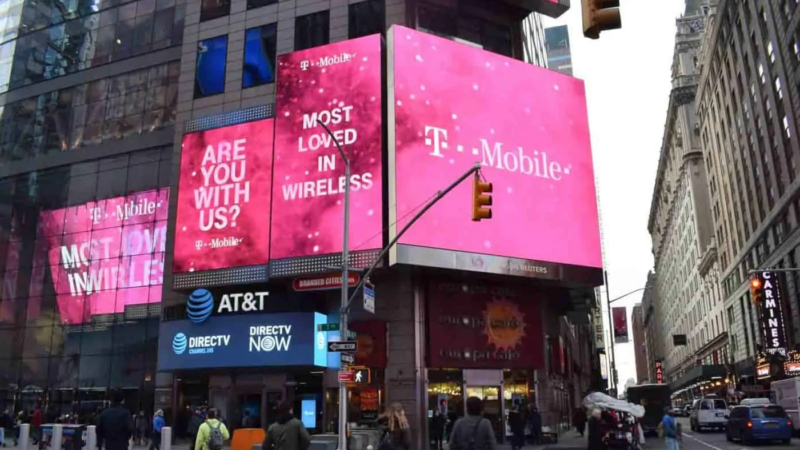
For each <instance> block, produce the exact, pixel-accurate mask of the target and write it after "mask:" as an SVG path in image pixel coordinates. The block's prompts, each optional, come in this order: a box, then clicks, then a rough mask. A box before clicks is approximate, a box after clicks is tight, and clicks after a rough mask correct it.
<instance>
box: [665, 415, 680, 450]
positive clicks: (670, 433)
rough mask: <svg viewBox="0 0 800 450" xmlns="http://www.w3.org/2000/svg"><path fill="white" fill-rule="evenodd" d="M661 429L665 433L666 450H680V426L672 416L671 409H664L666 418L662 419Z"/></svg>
mask: <svg viewBox="0 0 800 450" xmlns="http://www.w3.org/2000/svg"><path fill="white" fill-rule="evenodd" d="M661 429H662V430H663V433H664V443H665V444H666V450H679V448H680V447H679V445H678V426H677V422H676V421H675V418H674V417H673V416H672V409H671V408H664V417H663V418H662V419H661Z"/></svg>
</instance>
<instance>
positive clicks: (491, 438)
mask: <svg viewBox="0 0 800 450" xmlns="http://www.w3.org/2000/svg"><path fill="white" fill-rule="evenodd" d="M448 448H449V450H497V438H495V435H494V429H492V424H491V422H489V419H486V418H484V417H483V400H481V399H479V398H478V397H470V398H468V399H467V416H466V417H462V418H460V419H458V420H457V421H456V424H455V426H453V434H452V435H451V436H450V443H449V447H448Z"/></svg>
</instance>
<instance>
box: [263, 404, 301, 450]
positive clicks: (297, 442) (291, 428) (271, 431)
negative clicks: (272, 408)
mask: <svg viewBox="0 0 800 450" xmlns="http://www.w3.org/2000/svg"><path fill="white" fill-rule="evenodd" d="M309 447H311V436H309V434H308V430H306V426H305V425H303V422H301V421H300V420H299V419H298V418H297V417H295V416H294V408H293V407H292V404H291V403H289V402H287V401H283V402H281V404H280V405H278V420H276V421H275V423H273V424H272V425H270V426H269V428H267V433H266V436H264V443H263V444H261V448H262V449H263V450H308V448H309Z"/></svg>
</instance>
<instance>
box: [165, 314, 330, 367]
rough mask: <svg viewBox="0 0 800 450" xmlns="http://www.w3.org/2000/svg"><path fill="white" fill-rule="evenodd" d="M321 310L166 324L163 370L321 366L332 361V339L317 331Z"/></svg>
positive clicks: (324, 320)
mask: <svg viewBox="0 0 800 450" xmlns="http://www.w3.org/2000/svg"><path fill="white" fill-rule="evenodd" d="M327 321H328V317H327V316H326V315H325V314H320V313H311V312H308V313H280V314H250V315H231V316H212V317H209V318H208V320H206V321H205V323H203V324H202V325H197V324H195V323H193V322H192V321H191V320H178V321H171V322H162V323H161V329H160V332H159V340H158V370H160V371H169V370H184V369H206V368H227V367H265V366H318V367H326V366H327V365H328V364H327V361H328V351H327V345H328V343H327V339H326V337H325V334H324V333H320V332H318V331H317V327H318V326H319V325H322V324H325V323H327Z"/></svg>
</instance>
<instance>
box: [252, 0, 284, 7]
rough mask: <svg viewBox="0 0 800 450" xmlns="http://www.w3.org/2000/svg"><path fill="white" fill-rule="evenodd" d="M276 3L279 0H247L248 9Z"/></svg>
mask: <svg viewBox="0 0 800 450" xmlns="http://www.w3.org/2000/svg"><path fill="white" fill-rule="evenodd" d="M276 3H278V0H247V9H254V8H261V7H262V6H267V5H274V4H276Z"/></svg>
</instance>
